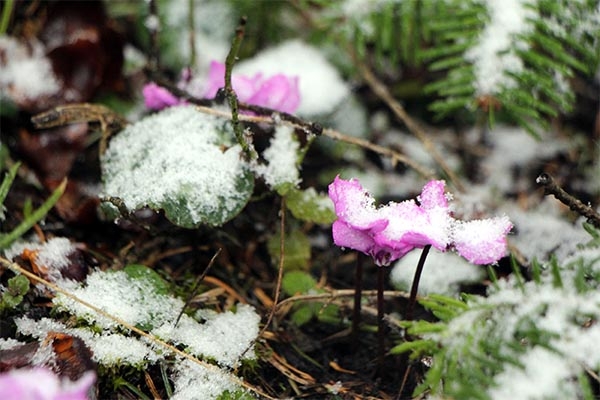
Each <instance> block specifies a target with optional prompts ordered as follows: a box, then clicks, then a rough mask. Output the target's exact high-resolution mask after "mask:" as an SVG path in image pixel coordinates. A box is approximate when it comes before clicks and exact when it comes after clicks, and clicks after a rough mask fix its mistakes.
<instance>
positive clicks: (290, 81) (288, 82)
mask: <svg viewBox="0 0 600 400" xmlns="http://www.w3.org/2000/svg"><path fill="white" fill-rule="evenodd" d="M223 86H225V64H223V63H220V62H217V61H212V62H211V63H210V71H209V73H208V82H207V84H206V89H205V92H204V97H208V98H212V97H215V95H216V94H217V91H218V90H219V89H220V88H222V87H223ZM231 86H232V87H233V90H235V93H236V94H237V96H238V99H239V100H240V101H242V102H244V103H248V104H254V105H257V106H263V107H268V108H272V109H275V110H279V111H283V112H287V113H293V112H294V111H296V109H297V108H298V106H299V105H300V89H299V88H298V77H291V78H290V77H287V76H285V75H283V74H277V75H273V76H271V77H269V78H267V79H265V78H263V76H262V74H256V75H254V76H253V77H248V76H245V75H236V74H233V75H232V76H231Z"/></svg>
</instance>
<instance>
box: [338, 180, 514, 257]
mask: <svg viewBox="0 0 600 400" xmlns="http://www.w3.org/2000/svg"><path fill="white" fill-rule="evenodd" d="M444 190H445V183H444V181H435V180H434V181H430V182H429V183H427V184H426V185H425V187H424V188H423V190H422V192H421V195H420V196H419V197H418V198H417V200H418V201H419V204H417V202H415V201H414V200H406V201H403V202H400V203H397V202H390V203H389V204H387V205H384V206H381V207H376V206H375V200H374V199H373V197H372V196H371V195H370V194H369V193H368V192H367V191H366V190H365V189H364V188H363V187H362V185H361V184H360V183H359V182H358V181H357V180H356V179H351V180H344V179H340V178H339V177H336V178H335V180H334V181H333V183H332V184H331V185H329V197H330V198H331V200H332V201H333V204H334V207H335V212H336V215H337V217H338V219H337V220H336V221H335V222H334V223H333V227H332V230H333V241H334V243H335V244H336V245H338V246H340V247H347V248H351V249H354V250H358V251H360V252H363V253H365V254H367V255H369V256H371V257H373V259H374V260H375V263H376V264H377V265H389V263H390V262H392V261H394V260H397V259H399V258H400V257H402V256H404V255H405V254H406V253H408V252H409V251H411V250H413V249H415V248H423V247H424V246H426V245H431V246H432V247H435V248H436V249H438V250H440V251H446V250H447V249H448V248H450V247H454V248H455V249H456V251H457V252H458V253H459V254H460V255H462V256H463V257H465V258H466V259H467V260H469V261H470V262H472V263H475V264H489V263H493V262H496V261H498V260H499V259H500V258H501V257H503V256H504V255H505V254H506V234H507V233H508V232H509V231H510V229H511V228H512V224H511V223H510V221H509V220H508V218H507V217H502V218H493V219H485V220H476V221H470V222H463V221H459V220H456V219H454V218H453V217H452V216H451V214H450V208H449V204H448V196H447V195H446V193H445V192H444Z"/></svg>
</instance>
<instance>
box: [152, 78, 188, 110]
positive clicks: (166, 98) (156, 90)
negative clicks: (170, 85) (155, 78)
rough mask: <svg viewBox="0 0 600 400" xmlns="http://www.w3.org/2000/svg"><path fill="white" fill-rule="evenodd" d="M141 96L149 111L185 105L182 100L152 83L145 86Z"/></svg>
mask: <svg viewBox="0 0 600 400" xmlns="http://www.w3.org/2000/svg"><path fill="white" fill-rule="evenodd" d="M142 94H143V95H144V104H145V105H146V108H149V109H151V110H162V109H163V108H167V107H171V106H176V105H179V104H183V103H185V101H184V100H181V99H179V98H178V97H176V96H175V95H173V94H172V93H171V92H169V91H168V90H167V89H165V88H164V87H162V86H158V85H157V84H156V83H154V82H150V83H148V84H146V85H145V86H144V88H143V89H142Z"/></svg>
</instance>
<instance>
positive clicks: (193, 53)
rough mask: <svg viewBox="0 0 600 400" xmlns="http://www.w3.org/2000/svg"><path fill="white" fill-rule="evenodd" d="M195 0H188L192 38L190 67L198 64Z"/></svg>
mask: <svg viewBox="0 0 600 400" xmlns="http://www.w3.org/2000/svg"><path fill="white" fill-rule="evenodd" d="M194 3H195V1H194V0H188V25H189V26H188V31H189V40H190V65H189V66H190V67H191V68H193V67H194V65H196V23H195V21H194V19H195V15H194V14H195V13H194V11H195V9H194Z"/></svg>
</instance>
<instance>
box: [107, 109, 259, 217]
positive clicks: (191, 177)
mask: <svg viewBox="0 0 600 400" xmlns="http://www.w3.org/2000/svg"><path fill="white" fill-rule="evenodd" d="M223 124H224V121H223V120H220V119H218V118H216V117H213V116H210V115H206V114H203V113H201V112H198V111H197V110H195V109H194V107H191V106H178V107H170V108H168V109H165V110H163V111H161V112H159V113H157V114H155V115H152V116H149V117H146V118H144V119H142V120H141V121H139V122H137V123H135V124H133V125H130V126H129V127H127V128H126V129H125V130H124V131H123V132H121V133H120V134H119V135H117V136H116V137H115V138H114V139H113V140H112V141H111V143H110V146H109V148H108V150H107V151H106V154H105V155H104V157H103V176H104V178H105V182H104V184H105V186H104V192H105V193H106V194H107V195H109V196H117V197H119V198H121V199H123V201H124V202H125V205H126V206H127V208H128V209H130V210H135V209H138V208H141V207H144V206H146V205H152V206H155V207H157V206H162V205H164V204H165V203H167V202H168V204H179V203H176V202H178V201H179V200H178V199H180V198H182V197H183V198H185V201H184V202H183V203H182V204H181V205H178V208H182V209H183V208H184V209H185V210H186V213H185V214H186V215H187V216H189V219H190V220H191V221H193V222H194V223H200V222H203V218H204V216H206V215H212V214H213V213H219V212H226V213H232V212H233V210H234V209H235V208H236V207H239V205H240V204H244V201H243V200H244V198H243V197H244V196H249V193H243V191H242V190H240V188H239V187H237V186H236V183H237V182H238V180H239V179H240V176H243V175H244V173H245V169H246V163H245V162H244V161H243V160H242V158H241V157H240V147H239V145H233V146H231V147H229V148H228V149H226V150H225V151H223V150H222V149H220V148H219V145H220V144H221V143H223V142H224V140H223V138H222V137H221V135H223V133H222V132H221V131H222V125H223ZM223 210H225V211H223Z"/></svg>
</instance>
